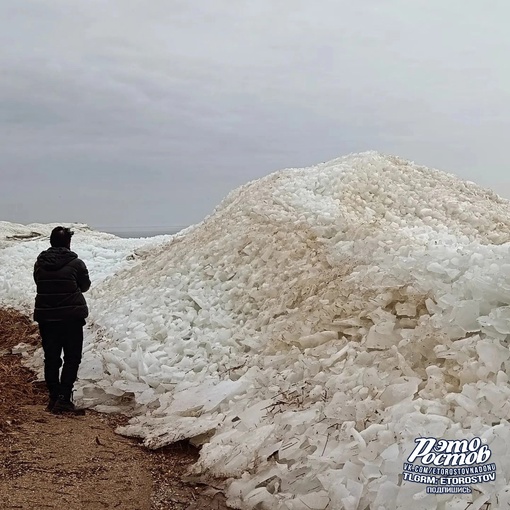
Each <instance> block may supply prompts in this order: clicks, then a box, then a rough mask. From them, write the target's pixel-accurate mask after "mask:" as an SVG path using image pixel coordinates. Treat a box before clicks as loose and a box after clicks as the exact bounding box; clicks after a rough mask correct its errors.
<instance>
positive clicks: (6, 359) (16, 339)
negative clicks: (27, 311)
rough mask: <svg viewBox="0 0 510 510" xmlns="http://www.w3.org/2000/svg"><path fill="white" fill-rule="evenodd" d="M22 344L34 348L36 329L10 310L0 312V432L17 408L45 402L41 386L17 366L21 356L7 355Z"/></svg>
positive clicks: (15, 416) (15, 417)
mask: <svg viewBox="0 0 510 510" xmlns="http://www.w3.org/2000/svg"><path fill="white" fill-rule="evenodd" d="M21 342H24V343H27V344H30V345H33V346H34V347H35V346H38V344H39V343H40V337H39V329H38V327H37V325H36V324H33V323H32V321H31V320H30V319H28V318H27V317H26V316H24V315H23V314H21V313H20V312H18V311H16V310H12V309H0V384H1V387H2V391H1V392H0V431H1V430H4V429H5V428H6V427H8V426H9V424H10V423H15V422H16V420H18V419H19V417H20V413H21V409H20V408H21V406H23V405H30V404H41V403H44V402H45V401H46V391H45V386H44V383H41V382H37V378H36V376H35V374H34V373H33V372H32V371H31V370H29V369H28V368H25V367H23V366H21V363H20V361H21V355H20V354H11V350H12V348H13V347H14V346H16V345H18V344H19V343H21Z"/></svg>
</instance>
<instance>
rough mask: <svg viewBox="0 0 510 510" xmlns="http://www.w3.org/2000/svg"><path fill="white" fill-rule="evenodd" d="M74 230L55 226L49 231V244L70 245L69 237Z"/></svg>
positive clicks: (56, 246) (63, 246) (55, 246)
mask: <svg viewBox="0 0 510 510" xmlns="http://www.w3.org/2000/svg"><path fill="white" fill-rule="evenodd" d="M73 234H74V232H73V231H72V230H71V229H70V228H67V227H55V228H54V229H53V230H52V231H51V235H50V244H51V246H53V247H54V248H68V247H69V246H70V245H71V237H73Z"/></svg>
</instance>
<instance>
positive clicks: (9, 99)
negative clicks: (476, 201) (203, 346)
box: [0, 0, 510, 226]
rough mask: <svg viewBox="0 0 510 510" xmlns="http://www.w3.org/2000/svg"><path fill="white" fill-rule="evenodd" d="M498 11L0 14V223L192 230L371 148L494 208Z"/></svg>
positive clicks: (393, 5)
mask: <svg viewBox="0 0 510 510" xmlns="http://www.w3.org/2000/svg"><path fill="white" fill-rule="evenodd" d="M508 14H510V6H508V5H507V3H504V2H503V1H495V2H493V3H492V4H491V9H488V8H487V6H484V5H483V4H480V2H475V1H473V0H463V1H460V0H452V1H451V2H448V3H446V4H445V3H444V2H440V1H439V0H428V1H425V0H418V1H416V2H406V1H404V0H392V1H390V0H388V1H384V2H381V1H377V2H376V1H375V0H369V1H366V2H363V3H362V4H361V5H360V3H358V4H356V3H352V2H346V1H338V0H334V1H333V0H322V1H321V2H319V3H317V2H315V3H313V2H305V1H297V0H292V1H291V0H279V1H278V2H274V1H271V0H260V1H258V2H247V1H240V2H233V1H229V0H217V1H215V2H200V1H198V0H192V1H175V0H174V1H163V0H153V1H151V2H140V1H135V0H110V1H100V0H89V1H88V2H67V1H64V0H38V1H34V0H26V1H24V2H15V1H14V0H7V1H6V2H3V3H2V4H1V6H0V28H1V30H0V43H1V44H2V47H3V48H7V49H8V51H4V52H2V54H1V56H0V67H1V74H0V140H1V141H0V149H1V150H0V178H1V180H2V186H0V218H1V219H4V220H9V221H19V222H29V221H83V222H87V223H90V224H92V225H95V226H113V225H115V226H137V225H143V226H146V225H183V224H189V223H192V222H196V221H199V220H200V219H201V218H202V217H203V216H204V215H205V214H207V213H209V212H210V211H211V210H212V209H213V207H214V206H215V205H216V204H217V203H218V202H219V201H220V200H221V198H222V197H223V196H225V195H226V194H227V193H228V191H230V190H231V189H232V188H234V187H236V186H238V185H240V184H242V183H244V182H246V181H248V180H251V179H255V178H257V177H260V176H262V175H266V174H267V173H269V172H270V171H273V170H276V169H279V168H283V167H289V166H305V165H309V164H313V163H316V162H319V161H324V160H327V159H331V158H334V157H337V156H339V155H341V154H344V153H348V152H354V151H360V150H367V149H375V150H380V151H383V152H388V153H393V154H398V155H401V156H403V157H407V158H410V159H412V160H414V161H417V162H419V163H422V164H425V165H429V166H436V167H439V168H442V169H445V170H447V171H452V172H455V173H457V174H458V175H460V176H461V177H464V178H467V179H470V180H474V181H476V182H478V183H480V184H482V185H485V186H489V187H493V188H494V189H496V191H498V192H499V193H501V194H503V195H506V196H510V177H508V172H507V170H506V157H505V151H504V150H502V148H503V147H505V142H506V133H507V132H508V128H509V123H510V120H509V119H510V101H509V93H508V90H510V72H509V71H508V68H507V66H506V60H507V54H508V51H509V50H510V37H509V36H508V35H507V27H506V19H507V16H508Z"/></svg>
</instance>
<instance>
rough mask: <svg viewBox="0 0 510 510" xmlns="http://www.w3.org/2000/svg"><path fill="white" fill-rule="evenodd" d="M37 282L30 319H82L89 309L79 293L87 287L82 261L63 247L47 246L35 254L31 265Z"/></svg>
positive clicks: (86, 273)
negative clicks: (33, 262)
mask: <svg viewBox="0 0 510 510" xmlns="http://www.w3.org/2000/svg"><path fill="white" fill-rule="evenodd" d="M34 281H35V283H36V285H37V296H36V298H35V310H34V320H35V321H37V322H44V321H55V320H79V319H85V318H86V317H87V316H88V314H89V310H88V308H87V303H86V301H85V298H84V297H83V294H82V292H86V291H87V290H89V288H90V278H89V273H88V271H87V267H86V266H85V264H84V262H83V261H82V260H80V259H79V258H78V255H76V253H74V252H72V251H71V250H69V249H67V248H53V247H52V248H50V249H48V250H46V251H43V252H42V253H40V254H39V256H38V257H37V261H36V263H35V266H34Z"/></svg>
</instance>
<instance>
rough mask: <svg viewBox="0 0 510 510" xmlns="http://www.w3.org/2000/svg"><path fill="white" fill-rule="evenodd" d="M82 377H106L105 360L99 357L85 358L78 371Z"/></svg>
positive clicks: (90, 379) (97, 378)
mask: <svg viewBox="0 0 510 510" xmlns="http://www.w3.org/2000/svg"><path fill="white" fill-rule="evenodd" d="M78 377H79V378H80V379H87V380H89V381H99V380H101V379H103V378H104V369H103V362H102V360H101V358H99V357H92V358H89V357H88V358H85V359H84V360H83V362H82V363H81V365H80V369H79V372H78Z"/></svg>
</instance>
